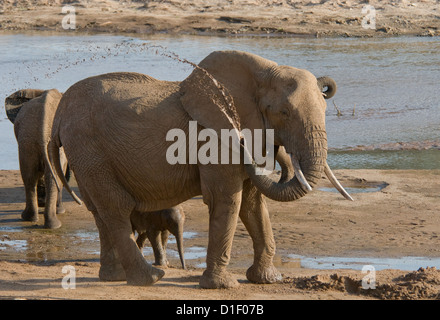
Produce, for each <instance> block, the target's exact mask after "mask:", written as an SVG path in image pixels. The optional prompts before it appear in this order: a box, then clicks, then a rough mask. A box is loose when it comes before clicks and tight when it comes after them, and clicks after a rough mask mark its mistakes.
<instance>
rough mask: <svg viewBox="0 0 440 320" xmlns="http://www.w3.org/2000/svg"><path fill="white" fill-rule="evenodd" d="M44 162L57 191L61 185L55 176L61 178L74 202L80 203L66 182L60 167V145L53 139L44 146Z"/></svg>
mask: <svg viewBox="0 0 440 320" xmlns="http://www.w3.org/2000/svg"><path fill="white" fill-rule="evenodd" d="M51 159H52V161H51ZM44 162H45V164H46V166H47V167H48V168H49V171H50V173H51V175H52V177H53V178H54V180H55V183H56V185H57V188H58V191H61V188H62V186H60V185H59V184H58V180H57V176H58V178H59V179H61V182H62V183H63V186H64V188H65V189H66V190H67V192H69V194H70V196H71V197H72V198H73V200H75V202H76V203H78V204H79V205H82V201H81V199H80V198H79V197H78V196H77V195H76V194H75V192H74V191H73V190H72V188H71V187H70V185H69V183H68V182H67V178H66V176H65V175H64V172H63V169H62V167H61V158H60V147H59V146H58V145H57V144H56V143H55V142H54V141H53V140H51V141H50V142H49V144H48V145H47V146H46V147H45V148H44ZM51 163H53V165H54V167H55V171H56V173H55V172H54V171H53V168H52V165H51Z"/></svg>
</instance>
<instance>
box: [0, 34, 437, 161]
mask: <svg viewBox="0 0 440 320" xmlns="http://www.w3.org/2000/svg"><path fill="white" fill-rule="evenodd" d="M156 46H160V47H156ZM163 48H166V50H164V49H163ZM214 50H243V51H248V52H252V53H256V54H258V55H261V56H263V57H265V58H268V59H271V60H274V61H276V62H278V63H279V64H286V65H291V66H294V67H298V68H304V69H308V70H309V71H311V72H312V73H313V74H315V75H316V76H317V77H319V76H323V75H329V76H331V77H333V78H334V79H335V80H336V82H337V83H338V92H337V94H336V96H335V97H334V98H332V99H330V100H328V101H327V111H326V119H327V120H326V126H327V133H328V145H329V149H330V153H329V163H330V165H331V166H332V167H333V168H335V169H337V168H391V169H392V168H404V169H435V168H439V169H440V102H439V99H438V97H437V95H438V92H439V89H440V41H439V40H438V38H435V37H434V38H424V37H395V38H383V39H360V38H338V39H304V38H277V37H204V36H169V35H154V36H144V37H140V38H139V37H138V36H137V38H133V37H130V36H120V35H102V34H100V35H87V36H84V35H81V36H79V35H59V34H56V35H53V34H44V35H42V33H38V34H1V35H0V101H2V105H3V101H4V99H5V98H6V97H7V96H8V95H10V94H11V93H13V92H14V91H16V90H18V89H22V88H40V89H48V88H57V89H58V90H60V91H65V90H66V89H67V88H69V87H70V86H71V85H72V84H74V83H75V82H77V81H79V80H81V79H83V78H86V77H89V76H93V75H97V74H101V73H106V72H114V71H135V72H140V73H145V74H148V75H151V76H153V77H156V78H158V79H162V80H172V81H176V80H177V81H178V80H183V79H184V78H185V77H186V76H188V75H189V74H190V73H191V71H192V67H190V66H189V65H188V64H183V63H179V62H178V61H176V60H174V59H171V58H169V57H166V56H164V55H163V53H164V52H174V53H176V54H178V55H179V56H180V57H181V58H185V59H188V60H189V61H192V62H196V63H197V62H199V61H200V60H202V59H203V58H204V57H205V56H206V55H208V54H209V53H210V52H212V51H214ZM2 109H3V110H2V111H1V114H0V169H18V155H17V144H16V141H15V137H14V134H13V126H12V124H11V123H10V122H9V121H8V120H7V118H6V114H5V112H4V108H3V107H2ZM337 110H339V113H338V112H337Z"/></svg>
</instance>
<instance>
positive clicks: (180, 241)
mask: <svg viewBox="0 0 440 320" xmlns="http://www.w3.org/2000/svg"><path fill="white" fill-rule="evenodd" d="M176 243H177V251H178V252H179V257H180V262H181V263H182V269H186V266H185V257H184V254H183V226H181V227H180V228H179V232H178V234H176Z"/></svg>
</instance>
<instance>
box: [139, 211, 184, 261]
mask: <svg viewBox="0 0 440 320" xmlns="http://www.w3.org/2000/svg"><path fill="white" fill-rule="evenodd" d="M130 220H131V224H132V226H133V231H135V230H136V231H137V232H138V234H139V236H138V238H137V240H136V243H137V245H138V247H139V248H140V249H142V248H143V246H144V244H145V241H146V240H147V238H148V240H150V242H151V246H152V248H153V252H154V259H155V264H156V265H160V266H167V265H168V261H167V258H166V245H167V242H168V236H169V234H170V232H171V234H172V235H174V236H175V237H176V243H177V250H178V251H179V256H180V261H181V263H182V268H183V269H185V259H184V254H183V224H184V221H185V214H184V212H183V209H182V208H181V207H172V208H169V209H165V210H160V211H152V212H138V211H135V212H133V213H132V214H131V217H130Z"/></svg>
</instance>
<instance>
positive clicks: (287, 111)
mask: <svg viewBox="0 0 440 320" xmlns="http://www.w3.org/2000/svg"><path fill="white" fill-rule="evenodd" d="M280 114H281V115H282V116H283V117H286V118H288V117H289V115H290V112H289V110H288V109H282V110H281V111H280Z"/></svg>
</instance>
